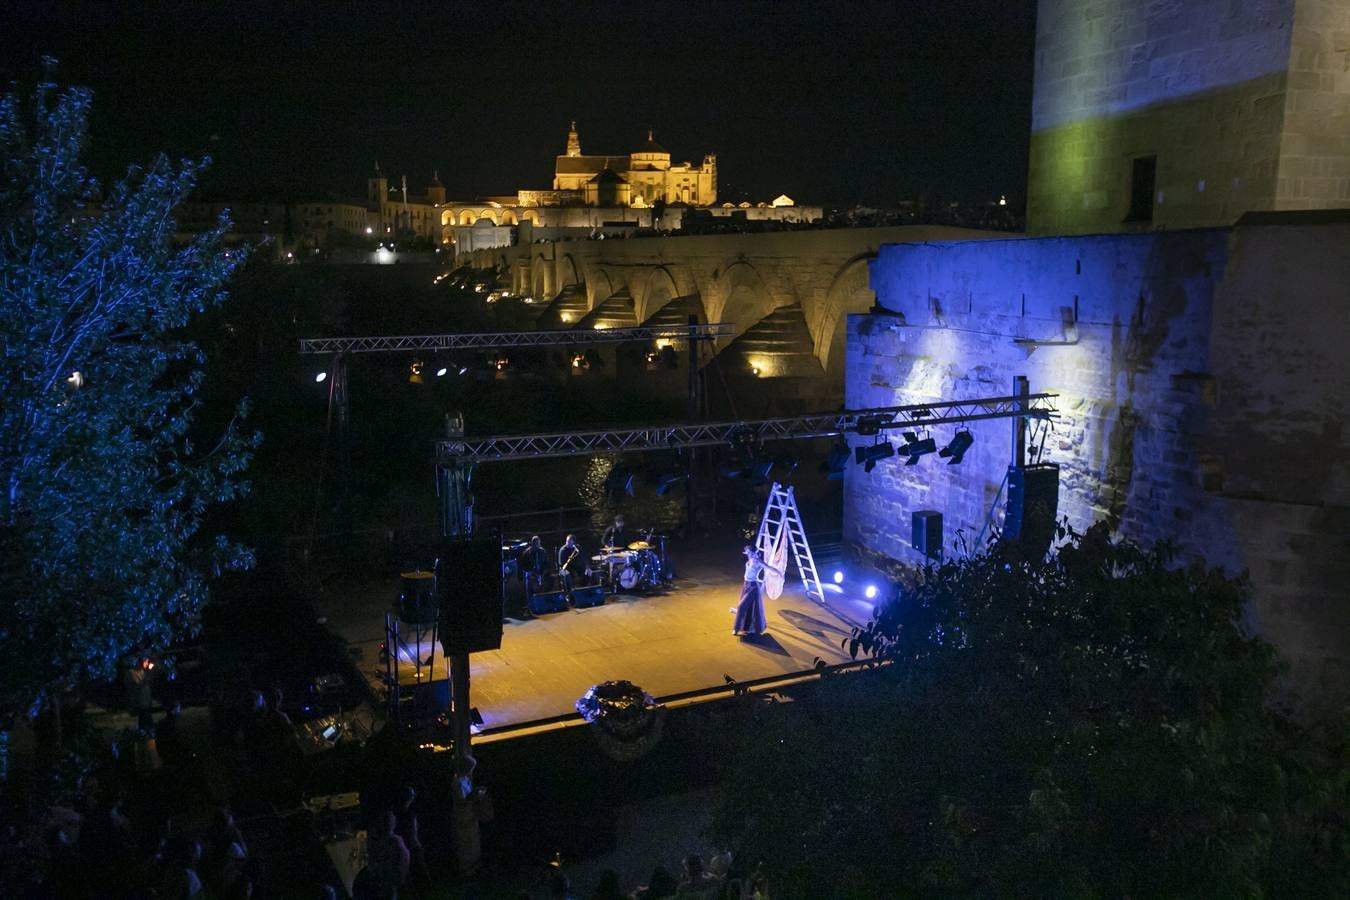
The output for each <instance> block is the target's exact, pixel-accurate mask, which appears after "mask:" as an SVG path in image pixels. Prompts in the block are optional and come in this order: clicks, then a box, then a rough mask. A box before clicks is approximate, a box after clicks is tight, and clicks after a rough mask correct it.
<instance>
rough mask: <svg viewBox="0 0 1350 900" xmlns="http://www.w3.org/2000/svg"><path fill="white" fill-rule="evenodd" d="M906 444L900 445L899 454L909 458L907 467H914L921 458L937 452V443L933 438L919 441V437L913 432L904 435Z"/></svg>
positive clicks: (906, 463)
mask: <svg viewBox="0 0 1350 900" xmlns="http://www.w3.org/2000/svg"><path fill="white" fill-rule="evenodd" d="M904 438H905V443H903V444H901V445H900V449H899V450H898V451H897V452H898V454H900V455H903V456H907V457H909V458H908V459H906V460H905V465H907V466H912V465H915V464H917V463H918V461H919V457H920V456H924V455H926V454H928V453H936V452H937V441H935V440H933V439H932V438H924V439H922V440H920V439H919V436H918V435H917V434H915V433H914V432H912V431H906V432H905V434H904Z"/></svg>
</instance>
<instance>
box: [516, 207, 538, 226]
mask: <svg viewBox="0 0 1350 900" xmlns="http://www.w3.org/2000/svg"><path fill="white" fill-rule="evenodd" d="M520 221H522V222H530V223H532V224H534V225H538V224H539V213H537V212H535V211H534V210H532V209H527V210H525V211H524V212H522V213H521V214H520Z"/></svg>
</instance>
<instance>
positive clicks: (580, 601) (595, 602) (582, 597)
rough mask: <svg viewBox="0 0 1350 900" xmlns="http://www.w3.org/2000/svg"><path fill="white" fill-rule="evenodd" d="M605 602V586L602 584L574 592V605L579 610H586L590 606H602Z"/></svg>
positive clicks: (581, 588) (580, 588)
mask: <svg viewBox="0 0 1350 900" xmlns="http://www.w3.org/2000/svg"><path fill="white" fill-rule="evenodd" d="M604 602H605V586H604V585H602V584H593V585H590V586H589V587H579V588H577V589H576V590H575V591H573V592H572V605H573V606H575V607H576V608H577V609H584V608H586V607H589V606H601V605H603V604H604Z"/></svg>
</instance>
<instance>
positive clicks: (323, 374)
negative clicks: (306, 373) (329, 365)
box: [314, 372, 328, 384]
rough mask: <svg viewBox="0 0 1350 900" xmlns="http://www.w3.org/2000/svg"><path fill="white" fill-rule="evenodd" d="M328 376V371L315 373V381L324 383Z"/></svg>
mask: <svg viewBox="0 0 1350 900" xmlns="http://www.w3.org/2000/svg"><path fill="white" fill-rule="evenodd" d="M327 377H328V373H327V372H316V373H314V383H315V384H323V381H324V379H325V378H327Z"/></svg>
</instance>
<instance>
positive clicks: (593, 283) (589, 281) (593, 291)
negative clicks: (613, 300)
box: [585, 267, 614, 312]
mask: <svg viewBox="0 0 1350 900" xmlns="http://www.w3.org/2000/svg"><path fill="white" fill-rule="evenodd" d="M585 284H586V311H587V312H590V311H591V310H593V309H595V308H596V306H598V305H599V304H601V303H604V302H605V301H606V300H608V299H609V298H610V295H611V294H613V293H614V282H613V281H612V280H610V277H609V273H608V272H606V271H605V270H604V269H601V268H599V267H596V268H594V269H591V270H590V271H589V272H587V273H586V281H585Z"/></svg>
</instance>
